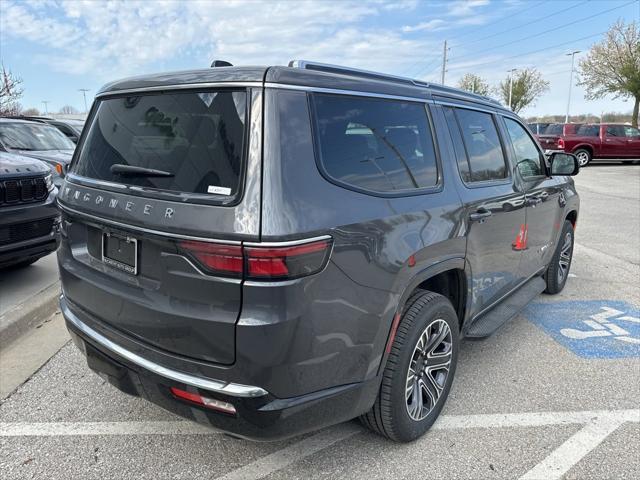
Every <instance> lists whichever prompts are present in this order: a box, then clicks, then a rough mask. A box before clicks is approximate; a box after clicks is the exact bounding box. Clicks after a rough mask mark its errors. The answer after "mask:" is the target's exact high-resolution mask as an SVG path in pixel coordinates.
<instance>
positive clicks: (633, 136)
mask: <svg viewBox="0 0 640 480" xmlns="http://www.w3.org/2000/svg"><path fill="white" fill-rule="evenodd" d="M529 128H530V129H531V131H532V132H533V134H534V136H535V137H536V138H537V139H538V141H539V142H540V145H541V146H542V148H544V150H545V153H547V154H549V153H552V152H557V151H560V152H570V153H573V154H575V155H576V156H577V157H578V161H579V162H580V166H581V167H585V166H587V165H588V164H589V163H590V162H591V160H593V159H598V160H611V159H615V160H620V159H622V160H623V161H624V162H625V163H626V162H629V163H631V162H635V161H640V131H638V129H637V128H634V127H632V126H630V125H625V124H621V123H600V124H589V123H585V124H580V123H551V124H545V123H531V124H529Z"/></svg>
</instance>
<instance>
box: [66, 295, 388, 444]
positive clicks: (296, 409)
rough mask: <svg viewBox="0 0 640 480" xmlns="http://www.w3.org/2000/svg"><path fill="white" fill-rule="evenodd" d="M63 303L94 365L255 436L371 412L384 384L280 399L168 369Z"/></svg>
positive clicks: (168, 403) (163, 400) (130, 386)
mask: <svg viewBox="0 0 640 480" xmlns="http://www.w3.org/2000/svg"><path fill="white" fill-rule="evenodd" d="M60 307H61V310H62V313H63V315H64V317H65V320H66V324H67V328H68V330H69V332H70V333H71V336H72V338H73V340H74V342H75V343H76V345H77V346H78V347H79V348H80V350H81V351H82V352H83V353H84V354H85V356H86V358H87V363H88V365H89V367H90V368H92V369H93V370H94V371H96V372H97V373H99V374H100V375H101V376H103V377H105V378H106V379H107V380H108V381H109V382H110V383H111V384H112V385H114V386H116V387H117V388H118V389H120V390H122V391H123V392H125V393H128V394H130V395H135V396H139V397H143V398H145V399H147V400H149V401H151V402H153V403H155V404H156V405H158V406H160V407H162V408H164V409H166V410H168V411H171V412H173V413H175V414H177V415H180V416H182V417H184V418H187V419H190V420H193V421H196V422H198V423H202V424H205V425H208V426H211V427H213V428H215V429H218V430H222V431H225V432H228V433H230V434H233V435H236V436H240V437H244V438H249V439H253V440H276V439H282V438H287V437H291V436H294V435H298V434H301V433H305V432H308V431H311V430H316V429H318V428H322V427H325V426H328V425H332V424H336V423H340V422H343V421H347V420H350V419H352V418H354V417H357V416H358V415H360V414H362V413H364V412H365V411H367V410H368V409H369V408H370V407H371V404H372V403H373V401H374V399H375V397H376V395H377V391H378V389H379V385H380V378H379V377H374V378H372V379H370V380H367V381H365V382H361V383H354V384H348V385H341V386H337V387H333V388H329V389H326V390H321V391H318V392H313V393H309V394H306V395H302V396H298V397H292V398H276V397H275V396H274V395H272V394H271V393H269V392H267V391H266V390H264V389H262V388H261V387H258V386H250V385H244V384H236V383H232V382H228V381H221V380H218V379H212V378H205V377H203V376H198V375H193V374H190V373H187V371H186V369H185V370H184V371H183V370H179V369H175V368H167V367H166V366H164V365H160V364H158V363H155V362H153V361H150V360H149V359H147V358H144V357H142V356H140V355H138V354H136V353H135V352H132V351H130V350H128V349H126V348H124V347H122V346H121V345H118V344H116V343H114V342H112V341H111V340H109V339H108V338H106V337H104V336H103V335H101V334H100V332H98V331H96V330H95V329H93V328H91V326H90V325H88V324H87V323H88V322H83V320H82V319H81V318H80V317H81V314H76V313H74V312H73V311H72V310H71V308H70V306H69V304H68V302H67V301H66V300H65V298H64V297H61V300H60ZM171 387H176V388H179V389H181V390H186V391H189V392H193V393H199V394H201V395H204V396H207V397H210V398H214V399H216V400H221V401H223V402H227V403H231V404H232V405H233V406H234V407H235V409H236V412H237V413H236V414H235V415H231V414H227V413H221V412H218V411H214V410H210V409H207V408H206V407H201V406H199V405H194V404H191V403H187V402H185V401H183V400H179V399H176V398H175V397H174V396H173V395H172V393H171V391H170V389H171Z"/></svg>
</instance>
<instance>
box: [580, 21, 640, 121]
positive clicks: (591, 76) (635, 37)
mask: <svg viewBox="0 0 640 480" xmlns="http://www.w3.org/2000/svg"><path fill="white" fill-rule="evenodd" d="M578 73H579V75H580V81H579V82H578V85H583V86H584V87H585V88H586V90H587V95H586V98H587V99H589V100H593V99H596V98H602V97H604V96H606V95H612V96H613V97H614V98H620V97H621V98H629V97H631V98H633V99H634V105H633V116H632V120H631V123H632V124H633V126H634V127H637V126H638V108H639V106H640V29H638V25H637V24H636V23H635V22H632V23H630V24H629V25H625V23H624V22H623V21H621V20H619V21H617V22H616V23H615V24H613V26H612V27H611V28H610V29H609V31H608V32H607V35H606V37H605V38H604V40H602V41H601V42H600V43H596V44H595V45H593V46H592V47H591V50H589V53H588V54H587V56H586V57H585V58H583V59H582V60H580V62H579V64H578Z"/></svg>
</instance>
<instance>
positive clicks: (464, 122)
mask: <svg viewBox="0 0 640 480" xmlns="http://www.w3.org/2000/svg"><path fill="white" fill-rule="evenodd" d="M455 113H456V118H457V119H458V124H459V125H460V130H461V131H462V139H463V141H464V145H465V149H466V152H467V158H468V159H469V169H470V172H471V182H482V181H487V180H501V179H503V178H507V176H508V174H507V164H506V161H505V158H504V153H503V151H502V145H501V144H500V138H499V137H498V130H497V129H496V125H495V123H494V122H493V116H492V115H491V114H490V113H484V112H478V111H476V110H467V109H464V108H456V109H455Z"/></svg>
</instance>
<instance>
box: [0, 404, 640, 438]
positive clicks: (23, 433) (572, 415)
mask: <svg viewBox="0 0 640 480" xmlns="http://www.w3.org/2000/svg"><path fill="white" fill-rule="evenodd" d="M598 419H606V420H608V421H612V422H618V421H620V422H640V409H631V410H587V411H578V412H528V413H495V414H480V415H443V416H441V417H440V418H439V419H438V421H437V422H436V423H435V424H434V425H433V427H431V429H432V430H455V429H465V428H509V427H511V428H513V427H541V426H545V425H567V424H587V423H589V422H592V421H595V420H598ZM344 425H349V424H344ZM353 425H354V426H355V427H356V428H359V429H360V430H359V431H363V430H362V429H361V428H360V427H358V426H357V425H355V424H353ZM335 428H336V427H334V429H335ZM218 433H219V432H217V431H216V430H213V429H211V428H208V427H206V426H204V425H200V424H198V423H193V422H185V421H142V422H35V423H32V422H4V423H0V437H38V436H40V437H51V436H82V435H216V434H218Z"/></svg>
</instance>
